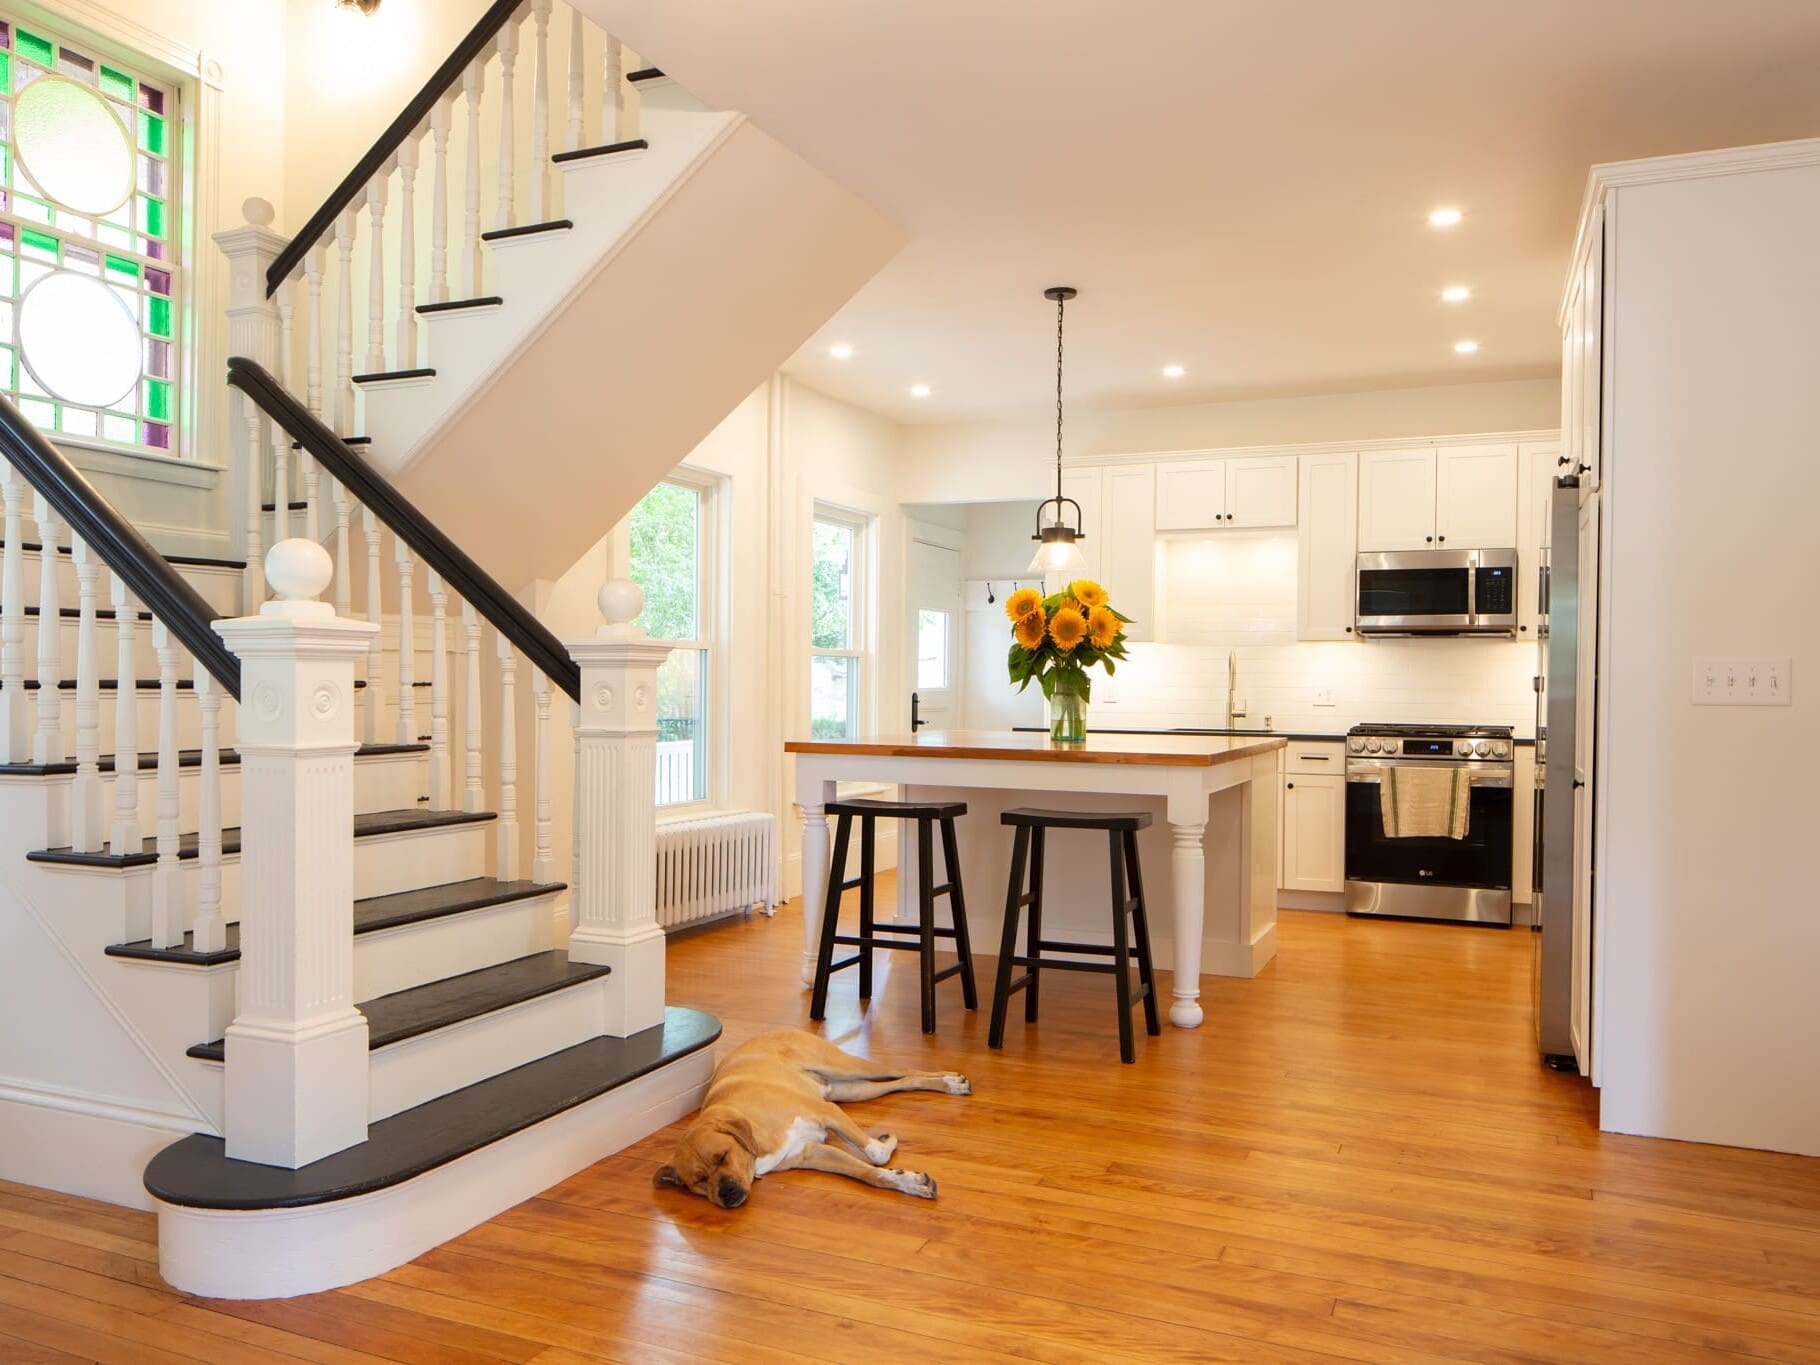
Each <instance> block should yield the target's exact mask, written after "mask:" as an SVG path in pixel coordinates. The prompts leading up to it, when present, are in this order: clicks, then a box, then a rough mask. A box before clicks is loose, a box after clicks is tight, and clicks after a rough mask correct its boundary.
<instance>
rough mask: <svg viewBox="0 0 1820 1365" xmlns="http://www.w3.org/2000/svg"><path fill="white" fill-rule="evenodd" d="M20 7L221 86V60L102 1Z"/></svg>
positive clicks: (30, 2)
mask: <svg viewBox="0 0 1820 1365" xmlns="http://www.w3.org/2000/svg"><path fill="white" fill-rule="evenodd" d="M21 6H22V8H24V9H26V10H28V11H31V12H33V13H35V14H40V15H43V16H44V21H45V22H46V23H48V24H57V23H63V24H70V23H74V24H77V25H79V26H81V27H82V28H85V29H88V30H89V31H90V32H92V33H93V34H94V35H95V37H96V38H97V39H98V40H99V42H100V45H101V46H103V47H107V48H114V49H118V50H122V51H130V53H131V55H133V56H135V57H150V58H152V59H153V60H154V61H156V62H158V63H160V64H161V65H163V66H165V67H167V68H168V69H169V70H171V71H173V72H175V73H176V74H178V75H180V76H189V77H193V78H195V79H197V80H200V81H201V82H202V83H203V84H204V85H207V86H210V87H212V88H214V89H217V90H219V89H220V88H221V77H222V71H221V63H220V62H219V61H217V60H216V59H215V58H213V57H211V56H209V55H208V53H206V52H204V51H201V50H200V49H197V48H193V47H190V46H189V45H188V44H187V43H180V42H177V41H176V40H174V39H173V38H171V37H170V36H169V35H168V34H164V33H160V32H158V30H156V29H152V28H147V27H146V26H145V25H144V24H142V23H140V22H139V21H138V20H136V19H131V18H128V17H127V15H126V14H125V13H124V12H122V11H120V10H116V9H111V8H109V7H108V6H106V5H103V4H99V3H97V0H57V3H56V5H55V6H54V7H52V6H47V5H43V4H38V3H34V0H21Z"/></svg>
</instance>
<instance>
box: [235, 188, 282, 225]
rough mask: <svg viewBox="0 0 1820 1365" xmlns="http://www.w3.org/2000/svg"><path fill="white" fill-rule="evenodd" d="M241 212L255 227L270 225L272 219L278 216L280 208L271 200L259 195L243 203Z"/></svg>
mask: <svg viewBox="0 0 1820 1365" xmlns="http://www.w3.org/2000/svg"><path fill="white" fill-rule="evenodd" d="M240 212H241V213H242V214H244V215H245V217H246V220H247V222H249V223H251V224H252V225H253V226H254V227H270V226H271V225H272V220H273V219H274V218H276V217H277V216H278V210H277V209H275V208H273V207H272V205H271V201H270V200H267V199H261V198H259V197H258V196H257V195H255V196H254V197H253V198H251V199H249V200H247V201H246V203H244V204H242V205H241V206H240Z"/></svg>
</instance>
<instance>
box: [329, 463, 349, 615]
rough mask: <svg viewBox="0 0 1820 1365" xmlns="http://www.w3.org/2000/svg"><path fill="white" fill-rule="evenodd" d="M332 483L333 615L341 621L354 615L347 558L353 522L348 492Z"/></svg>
mask: <svg viewBox="0 0 1820 1365" xmlns="http://www.w3.org/2000/svg"><path fill="white" fill-rule="evenodd" d="M333 483H334V497H335V614H336V615H337V616H339V617H341V619H342V620H344V621H345V620H347V618H348V617H350V616H352V615H353V614H354V561H353V560H352V559H351V558H349V556H350V555H352V553H353V548H352V545H351V541H352V539H353V538H352V536H350V535H349V534H348V532H349V530H350V523H351V521H352V520H353V509H352V507H351V506H350V505H349V502H348V490H347V489H345V488H343V487H342V486H341V481H340V480H339V479H336V480H334V481H333Z"/></svg>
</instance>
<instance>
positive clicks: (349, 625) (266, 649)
mask: <svg viewBox="0 0 1820 1365" xmlns="http://www.w3.org/2000/svg"><path fill="white" fill-rule="evenodd" d="M333 572H334V569H333V565H332V564H331V563H330V560H329V556H328V553H327V552H326V551H325V550H324V549H323V548H322V547H321V546H320V545H317V544H316V543H314V542H313V541H307V540H291V541H285V542H284V543H283V544H280V545H275V546H273V547H272V553H271V555H270V556H269V557H268V559H267V562H266V575H267V579H268V581H269V582H270V583H271V585H272V588H273V590H274V591H275V593H276V594H277V596H276V599H275V600H273V601H271V602H268V603H267V604H266V605H265V606H263V607H262V608H261V609H260V613H259V615H258V616H253V617H240V618H237V619H235V620H231V621H220V622H217V623H216V625H215V629H216V631H217V633H219V634H220V636H221V638H222V639H223V640H225V641H227V644H228V647H229V648H230V649H232V650H233V651H234V653H235V654H237V655H238V656H239V657H240V661H241V670H242V671H241V698H242V705H241V707H240V712H239V723H238V735H237V747H238V749H239V751H240V785H241V825H242V827H243V830H244V834H243V836H242V852H241V858H240V868H241V871H240V882H241V919H240V976H239V1008H238V1012H237V1014H236V1015H235V1018H234V1022H233V1023H232V1024H230V1025H229V1026H228V1030H227V1076H226V1092H225V1095H226V1125H225V1126H226V1139H227V1154H228V1155H229V1156H230V1157H234V1158H236V1159H238V1160H242V1161H257V1162H261V1163H264V1164H266V1165H270V1166H284V1167H289V1168H292V1169H295V1168H297V1167H300V1166H307V1165H308V1164H309V1163H311V1162H312V1161H318V1160H320V1159H321V1158H323V1157H325V1156H328V1155H330V1154H331V1153H333V1152H338V1151H341V1150H343V1149H344V1148H347V1147H352V1146H354V1145H355V1144H357V1143H360V1142H364V1141H365V1140H366V1136H367V1105H368V1070H367V1023H366V1017H365V1016H364V1015H362V1014H361V1013H360V1011H359V1010H357V1009H355V1008H354V841H353V839H352V837H351V831H352V829H353V824H354V752H355V750H356V749H357V748H358V747H359V746H358V744H357V743H356V741H355V737H354V662H355V660H356V659H358V658H360V657H361V656H363V655H364V654H365V653H366V652H367V650H368V649H369V647H370V645H371V641H372V637H373V636H375V635H376V634H377V633H378V631H379V626H378V625H377V624H376V623H374V622H369V621H350V620H345V619H343V618H341V617H338V616H336V615H335V609H334V608H333V607H331V606H329V605H328V604H327V603H325V602H318V601H315V600H314V599H315V597H316V595H317V594H318V593H320V592H321V591H322V590H323V589H324V588H326V587H328V585H329V580H330V578H331V576H332V574H333Z"/></svg>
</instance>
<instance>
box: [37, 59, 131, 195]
mask: <svg viewBox="0 0 1820 1365" xmlns="http://www.w3.org/2000/svg"><path fill="white" fill-rule="evenodd" d="M13 147H14V149H15V150H16V151H17V152H18V154H19V164H20V165H22V166H23V167H25V170H26V173H27V174H29V175H30V176H31V178H32V179H33V180H35V181H37V183H38V188H39V189H41V190H43V191H44V193H45V194H46V195H48V196H49V197H50V198H51V200H52V201H54V202H55V203H57V204H59V205H61V206H62V207H64V208H66V209H69V210H71V211H72V212H75V213H80V214H83V215H84V216H86V217H91V218H92V217H98V216H99V215H101V214H104V213H112V212H113V211H114V210H115V209H117V208H119V207H120V206H121V205H122V204H124V203H125V202H126V199H127V196H128V195H129V194H131V193H132V192H133V142H132V138H131V137H130V136H129V135H128V134H127V130H126V128H125V126H124V125H122V124H121V122H120V120H119V119H118V118H116V117H115V116H114V111H113V110H112V109H109V108H108V107H107V101H106V100H104V99H102V98H101V96H100V95H98V94H96V93H95V92H94V91H93V90H91V89H89V88H88V87H87V86H86V85H82V84H80V83H78V82H76V81H72V80H68V79H66V78H65V77H62V76H42V77H40V78H39V79H37V80H35V81H33V82H32V83H31V84H30V85H28V86H26V87H25V89H24V90H22V91H20V92H19V98H18V99H17V100H15V101H14V102H13Z"/></svg>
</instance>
